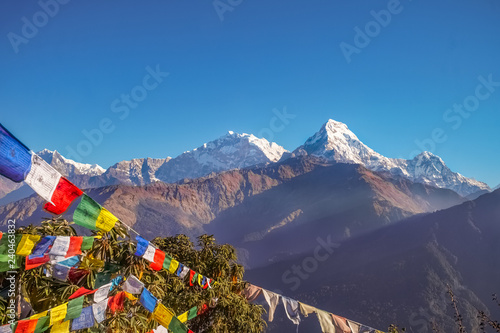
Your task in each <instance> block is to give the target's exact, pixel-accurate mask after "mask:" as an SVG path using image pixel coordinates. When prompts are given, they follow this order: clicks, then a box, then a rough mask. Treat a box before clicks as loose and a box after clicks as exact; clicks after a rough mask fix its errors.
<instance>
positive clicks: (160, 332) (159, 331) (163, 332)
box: [153, 325, 168, 333]
mask: <svg viewBox="0 0 500 333" xmlns="http://www.w3.org/2000/svg"><path fill="white" fill-rule="evenodd" d="M153 332H154V333H168V330H167V329H166V328H165V327H163V326H161V325H160V326H158V327H157V328H156V329H155V330H153Z"/></svg>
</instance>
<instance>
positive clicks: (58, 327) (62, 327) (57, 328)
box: [50, 320, 70, 333]
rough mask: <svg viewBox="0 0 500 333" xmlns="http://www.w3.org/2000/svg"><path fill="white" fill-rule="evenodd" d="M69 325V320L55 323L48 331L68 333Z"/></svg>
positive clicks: (51, 332)
mask: <svg viewBox="0 0 500 333" xmlns="http://www.w3.org/2000/svg"><path fill="white" fill-rule="evenodd" d="M69 324H70V321H69V320H68V321H63V322H59V323H56V324H54V325H53V326H52V328H51V329H50V333H69Z"/></svg>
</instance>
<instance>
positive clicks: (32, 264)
mask: <svg viewBox="0 0 500 333" xmlns="http://www.w3.org/2000/svg"><path fill="white" fill-rule="evenodd" d="M49 260H50V257H49V255H48V254H46V255H44V256H43V257H37V258H33V259H30V256H27V257H26V262H25V268H24V269H25V270H30V269H33V268H36V267H38V266H41V265H43V264H45V263H46V262H49Z"/></svg>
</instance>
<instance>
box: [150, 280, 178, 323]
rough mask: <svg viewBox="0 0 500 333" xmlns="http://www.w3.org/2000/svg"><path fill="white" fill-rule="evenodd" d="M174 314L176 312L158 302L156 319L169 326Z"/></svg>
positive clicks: (154, 313)
mask: <svg viewBox="0 0 500 333" xmlns="http://www.w3.org/2000/svg"><path fill="white" fill-rule="evenodd" d="M144 290H146V289H144ZM174 316H175V315H174V313H173V312H172V311H171V310H169V309H167V308H166V307H165V305H163V304H162V303H160V304H158V306H157V307H156V309H155V311H154V312H153V317H154V319H155V320H156V321H157V322H159V323H160V324H161V325H162V326H164V327H168V326H169V324H170V322H171V321H172V318H173V317H174Z"/></svg>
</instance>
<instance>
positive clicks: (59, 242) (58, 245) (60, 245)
mask: <svg viewBox="0 0 500 333" xmlns="http://www.w3.org/2000/svg"><path fill="white" fill-rule="evenodd" d="M69 242H70V236H57V237H56V240H55V241H54V244H52V248H51V249H50V251H49V254H50V255H51V256H65V255H66V254H67V253H68V249H69Z"/></svg>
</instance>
